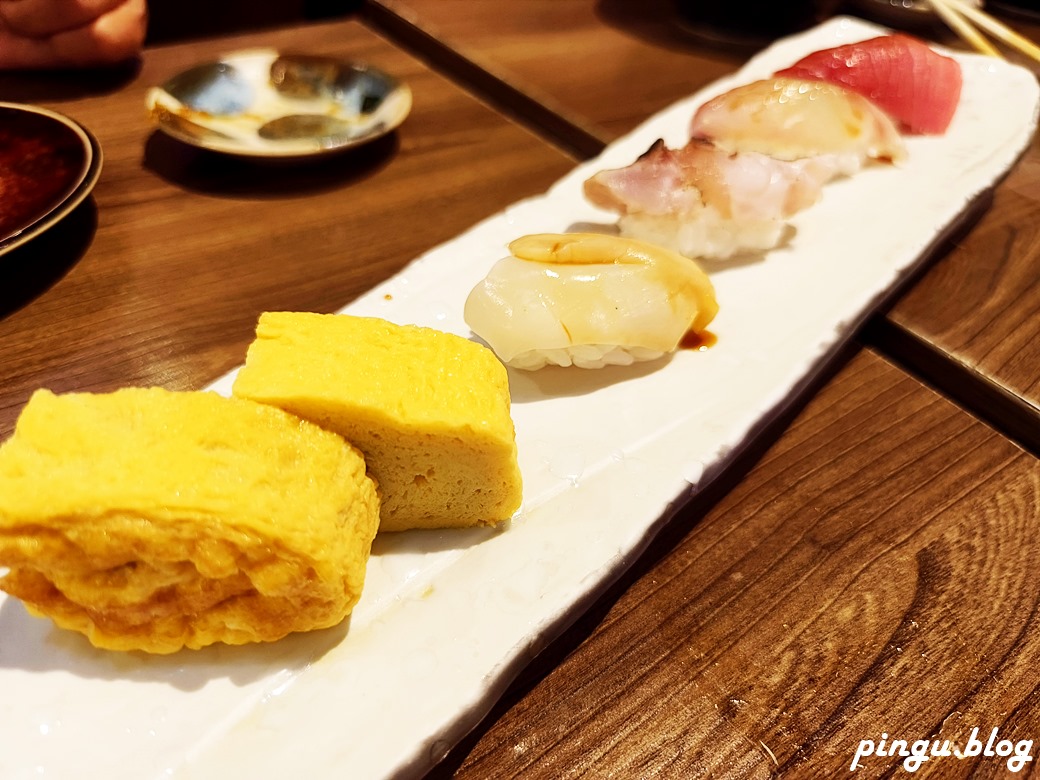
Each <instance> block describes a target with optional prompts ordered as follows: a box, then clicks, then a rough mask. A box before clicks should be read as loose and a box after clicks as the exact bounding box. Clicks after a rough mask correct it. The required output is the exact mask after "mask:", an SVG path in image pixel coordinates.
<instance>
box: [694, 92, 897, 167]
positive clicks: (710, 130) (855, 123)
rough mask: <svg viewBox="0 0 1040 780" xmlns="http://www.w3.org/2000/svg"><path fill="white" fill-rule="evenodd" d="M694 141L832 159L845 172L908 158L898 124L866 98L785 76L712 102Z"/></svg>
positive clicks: (697, 117)
mask: <svg viewBox="0 0 1040 780" xmlns="http://www.w3.org/2000/svg"><path fill="white" fill-rule="evenodd" d="M690 136H691V137H692V138H702V139H706V140H709V141H711V142H712V143H714V144H715V145H716V146H719V147H721V148H723V149H726V150H728V151H731V152H758V153H760V154H768V155H770V156H771V157H776V158H778V159H781V160H798V159H802V158H805V157H815V156H818V155H831V156H833V159H836V160H840V161H841V167H842V168H843V170H844V172H845V173H853V172H854V171H855V170H858V168H859V167H860V166H861V165H862V164H863V163H864V162H865V161H866V160H869V159H874V160H885V161H892V162H897V161H900V160H902V159H903V158H904V157H905V156H906V147H905V146H904V144H903V139H902V137H901V136H900V134H899V130H898V129H897V128H896V126H895V124H894V123H893V122H892V120H891V119H889V117H888V116H887V115H886V114H885V113H884V112H883V111H882V110H881V109H880V108H878V107H877V106H875V105H874V104H873V103H871V102H870V101H869V100H867V99H866V98H865V97H863V96H862V95H859V94H857V93H855V92H852V91H850V90H847V89H845V88H843V87H841V86H839V85H837V84H831V83H829V82H825V81H805V80H801V79H790V78H783V77H776V78H772V79H765V80H763V81H755V82H752V83H751V84H746V85H744V86H741V87H737V88H736V89H732V90H730V91H729V92H725V93H723V94H722V95H719V96H718V97H715V98H713V99H711V100H709V101H708V102H707V103H705V104H704V105H702V106H701V107H700V108H699V109H698V110H697V112H696V113H695V114H694V116H693V121H692V122H691V125H690Z"/></svg>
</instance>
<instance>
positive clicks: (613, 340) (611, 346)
mask: <svg viewBox="0 0 1040 780" xmlns="http://www.w3.org/2000/svg"><path fill="white" fill-rule="evenodd" d="M509 251H510V252H511V253H512V254H511V256H510V257H506V258H504V259H502V260H499V261H498V262H497V263H496V264H495V265H494V266H493V267H492V268H491V271H490V272H489V273H488V275H487V277H486V278H485V279H484V280H483V281H482V282H480V283H479V284H478V285H477V286H476V287H474V288H473V291H472V292H470V294H469V297H468V298H467V299H466V306H465V310H464V316H465V319H466V323H467V324H468V325H469V327H470V328H471V329H472V330H473V332H474V333H476V334H477V335H478V336H479V337H480V338H482V339H483V340H484V341H486V342H487V344H488V345H489V346H490V347H491V348H492V349H493V350H494V351H495V354H497V355H498V357H499V358H500V359H501V360H502V361H503V362H504V363H506V364H507V365H509V366H512V367H514V368H521V369H525V370H536V369H539V368H543V367H544V366H547V365H558V366H571V365H573V366H578V367H580V368H601V367H603V366H606V365H629V364H631V363H634V362H636V361H640V360H653V359H655V358H658V357H661V356H662V355H664V354H666V353H668V352H672V351H674V350H675V349H676V347H678V346H679V343H680V341H681V340H682V338H683V336H684V335H686V333H688V332H690V331H692V332H694V333H700V332H702V331H703V330H704V329H705V328H706V327H707V326H708V324H709V323H710V322H711V321H712V319H713V318H714V317H715V314H716V312H717V311H718V304H717V303H716V301H715V289H714V287H713V286H712V283H711V281H710V280H709V279H708V277H707V275H706V274H705V273H704V272H703V271H702V270H701V269H700V267H699V266H698V265H697V264H696V263H695V262H694V261H693V260H691V259H689V258H688V257H683V256H682V255H680V254H678V253H677V252H673V251H672V250H669V249H665V248H662V247H658V246H654V245H652V244H647V243H644V242H642V241H635V240H632V239H628V238H621V237H618V236H608V235H602V234H598V233H569V234H539V235H531V236H524V237H523V238H519V239H517V240H516V241H513V242H512V243H511V244H510V245H509Z"/></svg>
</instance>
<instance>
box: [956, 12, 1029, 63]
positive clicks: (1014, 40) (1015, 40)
mask: <svg viewBox="0 0 1040 780" xmlns="http://www.w3.org/2000/svg"><path fill="white" fill-rule="evenodd" d="M946 2H947V3H948V4H949V5H950V7H952V8H953V9H954V10H955V11H958V12H959V13H960V14H961V15H962V16H966V17H967V18H968V19H970V20H971V21H973V22H975V24H977V25H978V26H979V27H981V28H983V29H984V30H986V31H987V32H989V33H990V34H991V35H992V36H993V37H994V38H997V39H998V40H1000V41H1002V42H1003V43H1006V44H1007V45H1008V46H1010V47H1011V48H1013V49H1016V50H1018V51H1020V52H1021V53H1022V54H1024V55H1026V56H1027V57H1029V58H1030V59H1032V60H1034V61H1036V62H1040V46H1037V45H1036V44H1035V43H1033V42H1032V41H1031V40H1029V39H1028V38H1026V37H1025V36H1022V35H1019V34H1018V33H1017V32H1015V31H1014V30H1012V29H1011V28H1010V27H1008V26H1007V25H1005V24H1003V23H1001V22H999V21H997V20H996V19H994V18H993V17H992V16H990V15H989V14H987V13H986V12H985V11H981V10H980V9H978V8H976V7H975V6H973V5H969V4H968V3H965V2H963V0H946Z"/></svg>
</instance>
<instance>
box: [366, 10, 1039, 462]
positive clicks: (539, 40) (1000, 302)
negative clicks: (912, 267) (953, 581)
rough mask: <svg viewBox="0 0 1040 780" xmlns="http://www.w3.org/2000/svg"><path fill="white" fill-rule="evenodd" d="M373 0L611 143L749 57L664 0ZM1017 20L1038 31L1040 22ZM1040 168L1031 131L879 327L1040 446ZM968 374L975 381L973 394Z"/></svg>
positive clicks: (386, 13) (385, 19)
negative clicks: (984, 208)
mask: <svg viewBox="0 0 1040 780" xmlns="http://www.w3.org/2000/svg"><path fill="white" fill-rule="evenodd" d="M369 7H370V8H371V9H372V10H371V11H370V14H371V15H372V16H373V19H374V20H375V21H376V22H377V23H380V24H384V25H386V26H387V27H388V28H390V29H392V31H393V32H394V33H395V34H398V33H399V31H400V29H401V28H402V25H408V26H412V27H415V28H418V29H420V30H422V31H424V32H425V33H426V34H427V36H428V37H429V38H430V39H432V40H435V41H439V42H440V43H441V45H443V46H445V47H448V48H450V49H452V50H455V51H458V52H460V53H461V54H463V55H464V56H465V57H466V58H468V59H469V60H471V61H473V62H475V63H477V64H479V65H480V66H481V67H482V68H485V69H487V70H489V71H491V72H492V73H494V74H495V75H496V76H497V77H498V78H499V79H501V80H503V81H505V82H507V83H509V84H511V85H512V86H513V87H514V88H515V89H516V90H517V91H519V92H521V93H524V94H527V95H530V96H532V97H533V98H535V99H536V100H538V101H541V102H543V103H545V104H546V105H548V106H550V107H552V108H553V110H554V111H556V112H558V113H561V114H562V115H563V116H564V117H566V118H567V120H568V121H569V122H570V123H571V124H573V125H576V126H578V127H581V128H584V129H585V130H587V131H588V133H589V134H590V135H591V136H593V137H594V138H597V139H599V140H600V141H601V142H603V143H608V142H610V141H611V140H613V139H615V138H617V137H618V136H620V135H622V134H624V133H625V132H627V131H628V130H630V129H631V128H633V127H635V126H636V125H638V124H639V123H640V122H641V121H642V120H643V119H645V118H646V117H647V116H649V115H651V114H653V113H654V112H656V111H658V110H660V109H662V108H664V107H665V106H667V105H669V104H670V103H672V102H673V101H675V100H677V99H679V98H681V97H685V96H687V95H689V94H690V93H692V92H695V91H696V90H697V89H698V88H700V87H702V86H704V85H705V84H707V83H709V82H711V81H713V80H714V79H716V78H717V77H719V76H721V75H723V74H725V73H729V72H731V71H733V70H735V69H736V68H737V67H739V65H740V64H741V63H742V62H743V61H744V59H745V57H746V55H747V50H740V51H734V50H729V51H725V50H720V49H718V48H712V47H708V46H706V45H705V44H704V43H703V42H702V41H699V40H697V39H696V38H695V37H694V36H693V35H691V33H690V32H689V30H688V29H687V28H686V26H685V25H684V23H683V22H681V21H680V20H679V19H678V17H677V16H676V13H675V10H674V4H672V3H670V2H668V1H667V0H651V1H650V2H647V3H639V4H630V3H621V2H612V1H610V0H604V1H603V2H596V1H595V0H568V1H567V2H555V1H554V0H519V2H512V3H508V4H502V5H500V4H487V3H470V2H466V0H372V1H371V2H370V3H369ZM1015 25H1016V26H1017V27H1019V28H1020V29H1021V30H1022V31H1023V32H1025V33H1026V34H1029V35H1032V36H1033V37H1037V36H1038V34H1040V26H1033V25H1029V24H1027V23H1025V22H1021V21H1016V22H1015ZM944 40H946V42H948V43H954V44H956V41H955V40H951V39H949V38H944ZM577 74H580V75H577ZM1038 170H1040V143H1037V142H1034V143H1033V144H1032V145H1031V146H1030V148H1029V149H1028V150H1027V151H1026V153H1025V155H1024V158H1023V159H1022V161H1021V163H1020V164H1019V165H1018V166H1017V167H1016V168H1015V169H1014V170H1013V171H1012V172H1011V174H1010V175H1009V177H1008V178H1007V180H1006V181H1005V182H1004V184H1003V185H1002V186H1000V187H998V188H997V190H996V192H995V195H994V199H993V205H992V208H990V210H989V211H988V212H987V213H986V214H985V215H984V216H983V217H982V219H981V221H980V223H979V224H978V226H977V228H976V229H975V230H974V231H973V232H971V233H970V234H969V235H968V236H967V237H965V238H964V240H962V241H961V242H960V243H958V244H957V245H955V246H954V247H952V248H951V250H950V251H949V252H948V253H947V254H946V255H945V256H943V257H941V258H940V259H939V261H938V262H936V263H935V265H934V267H933V268H932V270H930V271H929V272H928V273H926V274H925V275H924V276H923V278H921V279H920V281H919V282H918V283H917V284H916V285H915V287H914V288H913V290H912V291H911V292H910V293H909V294H908V295H907V296H906V297H905V298H904V299H902V300H900V301H899V302H897V303H896V304H895V305H894V307H893V308H892V310H891V312H890V313H889V315H888V320H887V322H886V323H885V324H884V325H885V327H882V328H881V329H879V330H876V331H871V333H872V334H877V335H878V339H879V341H878V343H879V344H880V345H881V347H882V348H883V349H885V350H886V351H891V352H892V353H893V354H896V355H898V356H901V357H903V358H904V359H905V360H907V361H908V362H909V361H911V360H913V359H914V357H915V355H916V352H915V350H914V347H918V348H923V349H926V350H928V351H930V352H931V353H932V355H933V356H938V357H940V358H941V360H937V361H933V362H934V363H935V365H936V366H937V368H936V370H934V371H932V372H930V373H929V375H928V378H929V379H930V380H931V381H933V382H936V383H939V384H940V386H942V387H944V388H945V389H948V390H949V391H951V392H957V393H959V395H960V397H962V399H964V400H971V399H972V398H981V404H982V406H980V407H979V408H977V409H976V410H975V411H976V412H977V413H979V414H987V409H989V408H993V409H996V412H995V413H994V420H995V422H996V423H997V424H1002V423H1007V424H1009V425H1012V426H1014V427H1015V428H1016V430H1014V431H1012V433H1014V434H1016V435H1017V436H1019V437H1020V438H1022V439H1024V440H1028V442H1029V444H1030V446H1033V447H1035V448H1038V449H1040V338H1038V336H1040V318H1038V317H1037V316H1036V312H1037V311H1040V241H1038V240H1037V232H1036V229H1035V227H1034V226H1035V224H1036V223H1037V222H1038V221H1040V201H1038V198H1037V195H1038V187H1040V178H1038ZM966 382H968V383H971V384H972V385H974V386H975V387H974V389H975V392H973V393H970V394H965V393H964V392H963V385H964V383H966ZM980 385H981V386H980ZM997 407H1000V408H999V409H997ZM1005 407H1006V408H1005Z"/></svg>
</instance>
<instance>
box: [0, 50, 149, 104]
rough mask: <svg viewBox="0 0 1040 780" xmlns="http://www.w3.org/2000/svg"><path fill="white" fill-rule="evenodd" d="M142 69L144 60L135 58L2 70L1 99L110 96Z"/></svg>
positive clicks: (21, 100) (40, 100) (42, 100)
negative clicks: (94, 65)
mask: <svg viewBox="0 0 1040 780" xmlns="http://www.w3.org/2000/svg"><path fill="white" fill-rule="evenodd" d="M140 69H141V63H140V62H139V61H137V60H134V61H131V62H128V63H126V64H123V65H117V66H113V67H108V68H74V69H69V70H38V71H37V70H33V71H28V70H26V71H10V72H4V73H0V100H3V101H6V102H10V103H52V102H54V101H64V100H76V99H78V98H86V97H92V96H95V95H108V94H111V93H113V92H118V91H119V90H121V89H123V88H124V87H126V86H127V85H128V84H129V83H130V82H131V81H133V80H134V79H135V78H136V77H137V74H138V72H139V71H140ZM59 110H60V109H59Z"/></svg>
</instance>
